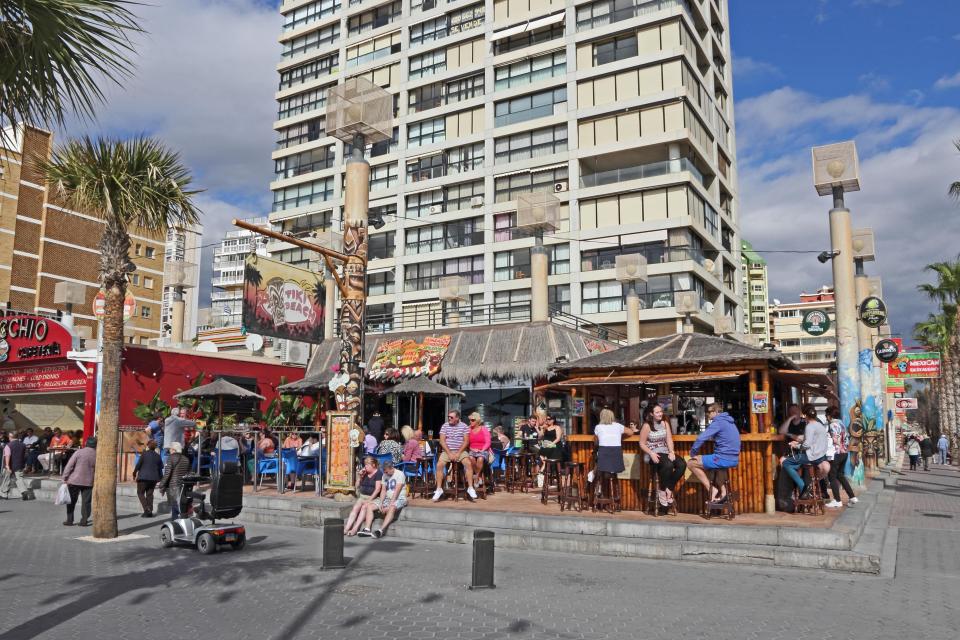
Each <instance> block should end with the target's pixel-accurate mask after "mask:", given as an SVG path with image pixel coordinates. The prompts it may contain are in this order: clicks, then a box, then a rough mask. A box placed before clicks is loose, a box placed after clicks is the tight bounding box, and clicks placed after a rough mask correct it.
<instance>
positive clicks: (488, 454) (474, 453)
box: [469, 449, 493, 462]
mask: <svg viewBox="0 0 960 640" xmlns="http://www.w3.org/2000/svg"><path fill="white" fill-rule="evenodd" d="M469 455H470V457H471V458H482V459H483V460H486V461H487V462H491V461H492V460H493V452H492V451H478V450H476V449H470V454H469Z"/></svg>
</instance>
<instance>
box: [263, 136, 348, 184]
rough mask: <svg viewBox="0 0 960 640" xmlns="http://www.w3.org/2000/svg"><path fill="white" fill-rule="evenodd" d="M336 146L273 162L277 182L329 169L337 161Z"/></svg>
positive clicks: (311, 150)
mask: <svg viewBox="0 0 960 640" xmlns="http://www.w3.org/2000/svg"><path fill="white" fill-rule="evenodd" d="M335 149H336V146H335V145H332V144H331V145H329V146H326V147H318V148H316V149H310V150H309V151H303V152H301V153H297V154H295V155H292V156H286V157H285V158H278V159H276V160H274V161H273V171H274V179H275V180H283V179H285V178H293V177H295V176H302V175H303V174H305V173H311V172H313V171H321V170H323V169H329V168H330V167H332V166H333V163H334V161H335V160H336V154H335V152H334V150H335Z"/></svg>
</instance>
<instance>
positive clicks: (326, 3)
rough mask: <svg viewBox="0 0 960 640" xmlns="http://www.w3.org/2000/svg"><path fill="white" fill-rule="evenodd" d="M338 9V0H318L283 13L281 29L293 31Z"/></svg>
mask: <svg viewBox="0 0 960 640" xmlns="http://www.w3.org/2000/svg"><path fill="white" fill-rule="evenodd" d="M337 11H340V0H319V1H318V2H311V3H310V4H308V5H304V6H302V7H297V8H296V9H294V10H293V11H290V12H288V13H285V14H283V30H284V31H293V30H294V29H299V28H300V27H302V26H304V25H308V24H310V23H311V22H316V21H317V20H319V19H320V18H323V17H325V16H329V15H333V14H334V13H336V12H337Z"/></svg>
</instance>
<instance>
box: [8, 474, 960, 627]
mask: <svg viewBox="0 0 960 640" xmlns="http://www.w3.org/2000/svg"><path fill="white" fill-rule="evenodd" d="M951 474H952V475H951ZM901 482H902V483H903V484H902V487H901V488H900V490H899V491H898V495H897V501H896V509H897V510H896V513H895V515H894V518H895V520H896V521H895V522H894V524H895V526H899V527H901V529H900V535H899V546H900V549H899V557H898V561H897V572H896V577H895V578H893V579H890V578H879V577H859V576H849V575H843V574H833V573H823V572H814V571H798V570H773V569H766V568H758V567H739V566H728V565H712V564H702V565H700V564H694V563H670V562H655V561H645V560H632V559H622V558H601V557H571V556H565V555H558V554H549V553H535V552H511V551H503V550H498V551H497V585H498V588H497V589H495V590H492V591H468V590H467V589H466V588H465V586H466V585H467V584H468V582H469V579H470V548H469V547H466V546H463V545H445V544H437V543H411V542H407V541H400V540H394V539H390V538H389V537H388V538H385V539H383V540H376V541H375V540H356V541H354V540H351V541H349V542H348V543H347V555H348V556H352V558H353V560H352V562H351V563H350V566H349V567H348V568H347V569H346V570H343V571H335V572H324V571H321V570H319V568H318V564H319V563H318V556H319V550H320V541H321V533H320V531H318V530H312V529H288V528H280V527H271V526H266V525H253V526H250V527H249V528H250V535H251V536H252V538H251V541H250V542H251V544H249V545H248V547H247V548H246V549H244V550H243V551H241V552H237V553H234V552H229V551H224V552H222V553H220V554H218V555H215V556H201V555H199V554H197V553H196V552H195V551H192V550H190V549H171V550H163V549H160V548H159V546H158V545H157V543H156V535H155V534H156V530H157V523H156V522H154V521H146V520H142V519H140V518H136V517H132V516H129V515H128V516H126V517H124V518H123V519H122V520H121V523H122V525H121V526H122V528H124V529H126V530H128V531H132V532H134V533H137V532H142V533H147V534H149V535H150V537H149V538H144V539H136V540H131V541H127V542H121V543H112V544H99V545H98V544H90V543H86V542H80V541H77V540H75V539H74V538H75V537H76V536H78V535H81V534H82V533H86V532H83V531H80V530H77V529H67V528H64V527H61V526H60V525H59V522H60V520H61V519H62V512H61V510H62V508H61V507H55V506H53V505H50V504H48V503H42V502H39V501H35V502H16V501H10V502H0V640H32V639H34V638H45V639H54V638H56V639H58V640H61V639H63V638H77V639H79V640H83V639H86V638H111V637H112V638H135V637H141V636H143V637H178V638H187V637H189V638H197V637H201V636H202V637H205V638H229V639H231V640H232V639H234V638H236V639H247V638H249V639H252V640H265V639H277V640H281V639H283V640H293V639H294V638H318V639H319V638H323V639H324V640H327V639H330V638H449V639H451V640H453V639H459V638H478V639H479V638H513V637H517V638H618V639H619V638H644V639H647V638H670V639H671V640H673V639H674V638H678V637H684V638H687V639H691V638H710V639H711V640H712V639H721V640H722V639H726V638H731V639H734V638H736V639H738V640H739V639H750V638H758V639H762V640H776V639H780V638H783V639H788V638H789V639H790V640H798V639H804V638H817V639H818V640H819V639H821V638H828V639H832V638H837V639H846V638H857V639H859V638H864V639H870V640H875V639H879V640H885V639H890V640H894V639H898V640H899V639H901V638H922V639H924V640H948V639H951V640H952V639H953V638H956V637H957V632H956V630H957V628H958V627H960V606H958V604H957V603H958V595H957V594H958V593H960V532H957V531H950V530H947V529H946V528H944V527H943V524H944V523H943V522H941V520H948V521H950V520H952V521H954V528H957V529H960V526H958V525H960V522H957V521H958V520H960V517H958V518H954V519H948V518H936V517H929V516H924V515H922V513H925V512H930V513H934V512H936V513H951V514H952V513H956V512H957V511H958V510H960V508H958V505H960V497H958V495H957V494H960V473H958V472H957V471H955V470H952V469H951V470H947V469H941V470H938V472H937V473H934V471H931V472H928V473H927V474H923V473H920V474H916V477H915V476H914V474H907V475H906V476H902V477H901ZM940 485H948V486H940ZM241 520H242V518H241Z"/></svg>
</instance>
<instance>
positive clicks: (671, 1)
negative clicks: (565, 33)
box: [577, 0, 693, 30]
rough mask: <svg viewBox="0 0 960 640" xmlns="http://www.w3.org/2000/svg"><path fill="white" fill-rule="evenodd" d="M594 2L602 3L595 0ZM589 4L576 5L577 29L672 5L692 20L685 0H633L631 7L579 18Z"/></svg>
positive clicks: (625, 18)
mask: <svg viewBox="0 0 960 640" xmlns="http://www.w3.org/2000/svg"><path fill="white" fill-rule="evenodd" d="M594 4H602V3H599V2H595V3H594ZM609 4H610V5H613V4H614V3H613V2H610V3H609ZM590 6H592V5H581V6H580V7H578V9H579V10H578V11H577V30H584V29H595V28H597V27H602V26H605V25H608V24H613V23H615V22H620V21H621V20H629V19H630V18H636V17H637V16H642V15H647V14H649V13H656V12H657V11H663V10H665V9H672V8H673V7H682V8H683V10H684V12H685V13H686V14H687V17H688V18H690V21H691V22H693V15H692V14H691V12H690V5H688V4H687V0H649V1H647V2H644V1H643V0H634V4H633V6H632V7H627V8H625V9H616V10H614V11H611V12H610V13H605V14H603V15H600V16H596V17H589V18H583V19H581V18H580V16H581V15H586V12H585V11H583V10H584V9H587V8H589V7H590Z"/></svg>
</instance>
